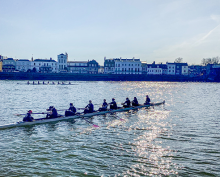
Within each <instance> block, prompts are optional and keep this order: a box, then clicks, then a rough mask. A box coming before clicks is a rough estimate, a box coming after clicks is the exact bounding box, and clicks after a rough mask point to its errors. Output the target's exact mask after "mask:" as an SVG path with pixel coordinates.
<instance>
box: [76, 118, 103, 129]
mask: <svg viewBox="0 0 220 177" xmlns="http://www.w3.org/2000/svg"><path fill="white" fill-rule="evenodd" d="M78 116H79V117H81V119H83V120H85V121H86V122H88V123H90V124H92V126H93V127H95V128H99V126H98V125H95V124H93V123H92V122H90V121H88V120H87V119H85V118H84V117H83V116H81V115H78Z"/></svg>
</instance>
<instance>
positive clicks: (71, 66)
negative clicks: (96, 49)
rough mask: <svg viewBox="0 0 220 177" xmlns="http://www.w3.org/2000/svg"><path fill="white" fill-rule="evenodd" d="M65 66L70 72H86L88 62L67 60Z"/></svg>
mask: <svg viewBox="0 0 220 177" xmlns="http://www.w3.org/2000/svg"><path fill="white" fill-rule="evenodd" d="M67 68H68V71H69V72H71V73H82V74H86V73H87V72H88V62H87V61H68V62H67Z"/></svg>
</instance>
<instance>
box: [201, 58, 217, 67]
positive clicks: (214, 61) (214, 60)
mask: <svg viewBox="0 0 220 177" xmlns="http://www.w3.org/2000/svg"><path fill="white" fill-rule="evenodd" d="M208 64H219V57H218V56H217V57H213V58H203V59H202V65H204V66H206V65H208Z"/></svg>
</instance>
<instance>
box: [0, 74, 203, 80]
mask: <svg viewBox="0 0 220 177" xmlns="http://www.w3.org/2000/svg"><path fill="white" fill-rule="evenodd" d="M6 79H8V80H61V81H171V82H205V81H206V80H205V79H204V78H202V77H189V76H183V75H180V76H178V75H146V74H131V75H130V74H73V73H26V72H1V73H0V80H6Z"/></svg>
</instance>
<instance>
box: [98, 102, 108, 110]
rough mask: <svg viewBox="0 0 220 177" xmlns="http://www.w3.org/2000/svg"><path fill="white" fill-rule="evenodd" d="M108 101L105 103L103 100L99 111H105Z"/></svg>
mask: <svg viewBox="0 0 220 177" xmlns="http://www.w3.org/2000/svg"><path fill="white" fill-rule="evenodd" d="M107 107H108V103H106V99H104V100H103V104H102V107H101V108H99V111H107Z"/></svg>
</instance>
